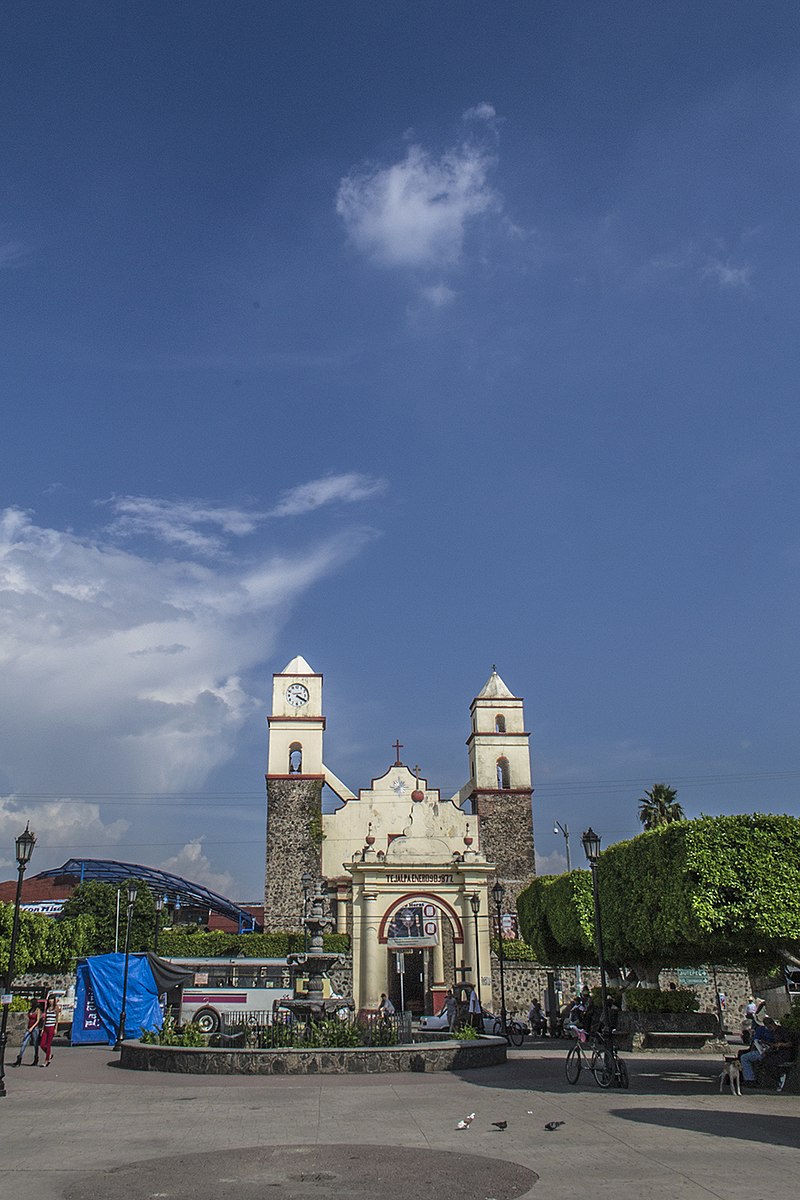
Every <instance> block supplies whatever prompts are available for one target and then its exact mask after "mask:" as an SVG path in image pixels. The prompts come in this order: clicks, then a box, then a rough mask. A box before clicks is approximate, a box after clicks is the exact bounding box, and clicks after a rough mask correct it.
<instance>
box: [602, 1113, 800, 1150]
mask: <svg viewBox="0 0 800 1200" xmlns="http://www.w3.org/2000/svg"><path fill="white" fill-rule="evenodd" d="M610 1114H611V1116H614V1117H619V1119H620V1120H621V1121H635V1122H636V1123H637V1124H639V1125H659V1126H662V1127H664V1126H667V1127H671V1128H673V1129H686V1130H689V1131H691V1132H692V1133H707V1134H710V1136H711V1137H721V1138H736V1139H738V1140H739V1141H743V1142H763V1143H765V1144H767V1145H771V1146H792V1147H793V1148H796V1147H797V1117H789V1116H776V1115H775V1114H774V1113H769V1114H767V1113H756V1112H731V1111H727V1112H721V1111H717V1110H710V1109H696V1108H637V1109H632V1108H612V1109H611V1110H610Z"/></svg>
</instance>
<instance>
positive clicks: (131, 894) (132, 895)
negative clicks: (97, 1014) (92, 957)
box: [114, 883, 137, 1050]
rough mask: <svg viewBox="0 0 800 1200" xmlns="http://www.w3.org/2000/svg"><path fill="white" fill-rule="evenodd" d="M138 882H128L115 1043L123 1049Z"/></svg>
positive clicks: (118, 1047)
mask: <svg viewBox="0 0 800 1200" xmlns="http://www.w3.org/2000/svg"><path fill="white" fill-rule="evenodd" d="M136 892H137V888H136V884H135V883H129V884H128V915H127V918H126V921H125V967H124V970H123V972H122V1008H121V1010H120V1014H119V1032H118V1033H117V1040H116V1042H115V1043H114V1049H115V1050H121V1049H122V1042H123V1039H124V1037H125V1015H126V1014H125V1005H126V1004H127V1002H128V957H129V954H130V948H131V917H132V916H133V906H134V904H135V903H136Z"/></svg>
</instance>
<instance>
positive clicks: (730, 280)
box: [700, 258, 753, 288]
mask: <svg viewBox="0 0 800 1200" xmlns="http://www.w3.org/2000/svg"><path fill="white" fill-rule="evenodd" d="M752 274H753V268H752V267H751V266H748V265H745V266H742V267H737V266H734V265H733V263H731V262H730V261H728V262H723V261H722V259H718V258H716V259H710V260H709V261H708V262H707V263H706V265H705V266H704V267H702V268H701V269H700V275H701V276H702V278H703V279H713V280H715V282H716V283H718V284H719V286H720V287H723V288H749V287H750V276H751V275H752Z"/></svg>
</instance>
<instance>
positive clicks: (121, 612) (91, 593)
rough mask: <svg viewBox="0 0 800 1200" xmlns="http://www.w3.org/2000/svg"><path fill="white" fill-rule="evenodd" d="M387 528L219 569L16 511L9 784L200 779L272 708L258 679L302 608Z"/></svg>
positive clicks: (172, 783) (4, 614)
mask: <svg viewBox="0 0 800 1200" xmlns="http://www.w3.org/2000/svg"><path fill="white" fill-rule="evenodd" d="M234 525H236V526H237V531H238V523H237V522H234ZM374 536H375V535H374V531H371V530H364V529H349V528H348V529H344V530H342V531H340V532H338V533H335V534H333V535H330V536H328V537H326V538H324V539H321V540H318V541H317V542H315V543H312V544H309V545H306V546H304V547H300V548H296V549H294V550H293V551H292V552H291V553H279V552H277V551H275V550H272V551H270V552H262V553H261V554H260V555H258V556H254V557H251V558H250V559H248V561H247V562H246V563H236V564H232V563H230V562H229V561H228V560H227V559H222V560H221V562H222V563H223V565H222V566H220V565H219V564H217V565H215V566H214V567H209V566H208V565H205V564H201V563H198V562H197V561H195V560H193V559H192V558H191V557H187V556H184V557H183V558H181V559H176V558H170V559H168V560H165V561H157V560H155V559H151V558H147V557H146V556H145V555H144V554H134V553H131V552H130V551H128V550H125V549H122V548H120V547H119V546H117V545H114V544H113V543H112V542H111V541H107V542H105V543H99V542H97V541H95V540H94V539H93V538H90V537H79V536H77V535H76V534H74V533H70V532H62V531H59V530H55V529H47V528H43V527H41V526H39V525H37V524H36V523H35V522H34V520H33V518H32V517H31V516H30V515H29V514H26V513H23V512H21V511H19V510H16V509H11V510H8V511H7V512H6V513H5V514H4V515H3V516H2V517H1V518H0V780H2V779H5V780H6V787H7V788H8V790H11V789H12V788H13V789H14V790H16V791H45V792H54V793H56V792H62V791H66V792H70V791H72V792H73V793H75V794H78V792H79V791H80V792H81V793H83V794H86V793H87V792H97V791H103V790H110V791H112V792H114V791H140V792H145V791H147V792H155V791H183V790H187V789H190V788H196V787H198V786H200V785H201V784H202V783H203V781H204V780H205V778H206V776H207V774H208V772H209V771H211V770H212V769H213V768H215V767H217V766H219V765H220V764H222V763H224V762H225V761H226V760H227V759H228V758H229V757H230V756H231V754H232V753H233V751H234V749H235V743H236V736H237V733H238V731H239V729H240V728H241V726H242V724H243V722H244V721H245V720H246V719H247V717H248V716H249V714H250V713H252V712H253V711H254V708H255V707H256V706H259V705H260V704H261V700H260V699H258V698H257V697H255V696H254V695H252V694H251V693H250V691H249V689H248V686H247V684H246V682H245V680H246V677H247V675H248V673H249V672H250V671H253V670H256V669H258V668H259V667H260V665H261V664H262V663H263V662H264V660H265V659H267V658H268V656H269V655H270V653H271V652H272V650H273V647H274V645H275V640H276V636H277V634H278V633H279V631H280V629H281V628H282V626H283V624H284V622H285V621H286V619H287V617H288V614H289V613H290V611H291V607H292V605H293V604H294V603H295V602H296V601H297V600H298V598H299V597H300V596H301V595H302V594H303V593H304V592H306V591H307V590H308V589H310V588H311V587H313V586H314V585H315V584H316V583H318V582H319V581H320V580H322V579H323V578H325V577H328V576H330V575H331V574H332V573H333V572H334V571H336V570H337V569H339V568H340V567H341V566H342V565H343V564H345V563H346V562H348V561H349V560H350V559H352V558H353V557H354V556H355V555H357V554H358V553H359V552H360V551H361V550H362V549H363V547H364V546H365V545H366V544H367V542H368V541H369V540H370V539H371V538H372V537H374ZM76 781H77V782H76Z"/></svg>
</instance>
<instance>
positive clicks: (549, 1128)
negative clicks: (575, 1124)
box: [545, 1121, 564, 1133]
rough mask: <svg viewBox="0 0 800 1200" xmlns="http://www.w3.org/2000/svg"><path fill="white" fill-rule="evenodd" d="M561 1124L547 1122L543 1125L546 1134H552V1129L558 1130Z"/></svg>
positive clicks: (560, 1122)
mask: <svg viewBox="0 0 800 1200" xmlns="http://www.w3.org/2000/svg"><path fill="white" fill-rule="evenodd" d="M563 1124H564V1122H563V1121H548V1122H547V1124H546V1125H545V1129H546V1130H547V1132H548V1133H552V1132H553V1130H554V1129H560V1128H561V1126H562V1125H563Z"/></svg>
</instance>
